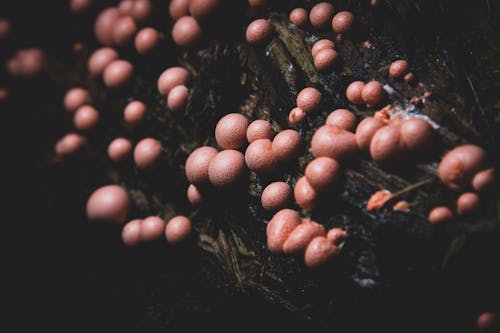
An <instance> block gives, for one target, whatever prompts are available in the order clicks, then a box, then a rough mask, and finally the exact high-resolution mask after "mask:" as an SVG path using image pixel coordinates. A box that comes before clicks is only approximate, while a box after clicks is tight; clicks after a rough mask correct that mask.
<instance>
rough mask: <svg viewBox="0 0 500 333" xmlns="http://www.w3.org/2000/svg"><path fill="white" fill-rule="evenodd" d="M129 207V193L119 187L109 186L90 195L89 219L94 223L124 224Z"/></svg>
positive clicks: (88, 205) (88, 203)
mask: <svg viewBox="0 0 500 333" xmlns="http://www.w3.org/2000/svg"><path fill="white" fill-rule="evenodd" d="M129 207H130V199H129V197H128V194H127V191H125V189H124V188H123V187H121V186H119V185H107V186H103V187H101V188H99V189H97V190H96V191H94V193H92V194H91V195H90V197H89V199H88V201H87V217H88V218H89V220H93V221H109V222H113V223H116V224H123V223H124V222H125V219H126V218H127V214H128V210H129Z"/></svg>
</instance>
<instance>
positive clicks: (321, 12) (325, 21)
mask: <svg viewBox="0 0 500 333" xmlns="http://www.w3.org/2000/svg"><path fill="white" fill-rule="evenodd" d="M334 14H335V8H334V7H333V5H332V4H330V3H328V2H320V3H318V4H317V5H315V6H314V7H312V8H311V12H310V13H309V21H311V25H312V26H313V27H315V28H316V29H324V28H327V27H328V26H329V25H330V22H331V21H332V18H333V15H334Z"/></svg>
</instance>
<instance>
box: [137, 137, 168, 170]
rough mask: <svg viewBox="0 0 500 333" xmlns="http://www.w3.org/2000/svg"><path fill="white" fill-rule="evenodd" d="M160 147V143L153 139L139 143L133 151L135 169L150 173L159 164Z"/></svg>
mask: <svg viewBox="0 0 500 333" xmlns="http://www.w3.org/2000/svg"><path fill="white" fill-rule="evenodd" d="M161 154H162V147H161V144H160V142H158V141H157V140H155V139H153V138H145V139H142V140H141V141H139V143H138V144H137V145H136V146H135V149H134V161H135V165H136V166H137V168H139V169H142V170H145V171H152V170H154V169H155V168H156V167H157V166H158V163H159V162H160V158H161Z"/></svg>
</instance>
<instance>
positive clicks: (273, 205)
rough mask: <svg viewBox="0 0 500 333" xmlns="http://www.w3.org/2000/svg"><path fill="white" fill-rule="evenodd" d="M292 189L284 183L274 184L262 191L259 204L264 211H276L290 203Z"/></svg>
mask: <svg viewBox="0 0 500 333" xmlns="http://www.w3.org/2000/svg"><path fill="white" fill-rule="evenodd" d="M292 197H293V194H292V188H291V187H290V185H288V184H287V183H285V182H274V183H271V184H269V185H267V186H266V188H265V189H264V191H262V196H261V198H260V202H261V204H262V207H263V208H264V209H265V210H269V211H277V210H280V209H284V208H286V207H288V206H289V205H290V204H291V203H292Z"/></svg>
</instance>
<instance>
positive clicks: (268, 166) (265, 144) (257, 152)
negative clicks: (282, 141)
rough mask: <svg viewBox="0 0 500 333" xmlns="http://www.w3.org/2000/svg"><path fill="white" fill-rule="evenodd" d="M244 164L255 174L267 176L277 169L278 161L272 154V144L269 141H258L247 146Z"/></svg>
mask: <svg viewBox="0 0 500 333" xmlns="http://www.w3.org/2000/svg"><path fill="white" fill-rule="evenodd" d="M245 162H246V164H247V166H248V168H249V169H250V170H252V171H253V172H255V173H257V174H263V175H268V174H271V173H273V172H275V171H276V169H277V168H278V160H277V159H276V157H275V156H274V153H273V143H272V142H271V140H269V139H259V140H255V141H254V142H252V143H251V144H250V145H248V148H247V150H246V151H245Z"/></svg>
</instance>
